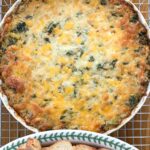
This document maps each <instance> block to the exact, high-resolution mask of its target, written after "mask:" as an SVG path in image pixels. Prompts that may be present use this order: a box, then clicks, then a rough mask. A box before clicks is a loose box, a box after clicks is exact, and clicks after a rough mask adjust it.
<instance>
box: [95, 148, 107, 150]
mask: <svg viewBox="0 0 150 150" xmlns="http://www.w3.org/2000/svg"><path fill="white" fill-rule="evenodd" d="M98 150H109V149H107V148H99V149H98Z"/></svg>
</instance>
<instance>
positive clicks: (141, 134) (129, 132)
mask: <svg viewBox="0 0 150 150" xmlns="http://www.w3.org/2000/svg"><path fill="white" fill-rule="evenodd" d="M15 1H16V0H0V19H2V17H3V16H4V15H5V13H6V12H7V10H8V9H9V8H10V7H11V6H12V4H13V3H14V2H15ZM132 1H133V2H134V3H135V5H136V6H137V7H138V8H139V9H140V11H141V12H142V14H143V15H144V17H145V19H146V21H147V22H148V24H149V26H150V0H132ZM30 133H31V132H30V131H28V130H27V129H25V128H24V127H23V126H22V125H21V124H20V123H18V122H17V121H16V120H15V119H14V118H13V117H12V116H11V115H10V114H9V113H8V112H7V110H6V109H5V107H4V106H3V105H2V103H1V101H0V146H2V145H4V144H6V143H8V142H10V141H12V140H14V139H17V138H19V137H22V136H25V135H28V134H30ZM111 136H114V137H117V138H119V139H121V140H123V141H126V142H128V143H130V144H132V145H134V146H136V147H137V148H139V149H140V150H150V96H149V97H148V99H147V101H146V103H145V104H144V106H143V107H142V109H141V110H140V111H139V112H138V114H137V115H136V116H135V117H134V119H132V120H131V121H130V122H129V123H127V124H126V125H125V126H124V127H122V128H121V129H120V130H119V131H116V132H115V133H113V134H111Z"/></svg>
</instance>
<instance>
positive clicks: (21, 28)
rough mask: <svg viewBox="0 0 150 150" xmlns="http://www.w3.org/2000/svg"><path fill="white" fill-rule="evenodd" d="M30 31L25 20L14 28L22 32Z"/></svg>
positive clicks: (15, 30) (16, 31) (14, 30)
mask: <svg viewBox="0 0 150 150" xmlns="http://www.w3.org/2000/svg"><path fill="white" fill-rule="evenodd" d="M26 31H28V27H27V25H26V23H25V22H23V21H22V22H19V23H18V24H17V25H16V27H15V28H14V29H13V32H15V33H22V32H26Z"/></svg>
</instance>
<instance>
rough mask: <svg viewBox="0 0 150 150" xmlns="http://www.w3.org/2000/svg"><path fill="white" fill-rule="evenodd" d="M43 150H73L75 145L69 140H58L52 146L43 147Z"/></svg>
mask: <svg viewBox="0 0 150 150" xmlns="http://www.w3.org/2000/svg"><path fill="white" fill-rule="evenodd" d="M42 150H73V146H72V144H71V143H70V142H68V141H58V142H56V143H55V144H53V145H52V146H50V147H46V148H43V149H42Z"/></svg>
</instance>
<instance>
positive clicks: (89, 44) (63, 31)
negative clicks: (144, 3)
mask: <svg viewBox="0 0 150 150" xmlns="http://www.w3.org/2000/svg"><path fill="white" fill-rule="evenodd" d="M5 28H6V29H7V30H8V31H7V33H5V34H4V37H3V40H2V41H1V45H0V47H1V51H2V55H1V59H0V60H1V78H2V79H3V84H2V85H3V87H2V88H3V90H4V92H5V94H6V95H7V96H8V98H9V104H10V105H11V106H12V107H13V108H14V109H15V110H16V111H17V113H18V114H19V115H20V116H21V117H22V118H23V119H24V120H25V121H26V122H27V124H28V125H31V126H34V127H36V128H38V129H40V130H48V129H64V128H67V129H83V130H90V131H96V132H104V131H107V130H109V129H112V128H114V127H116V126H117V125H119V124H120V123H121V121H122V120H123V119H124V118H126V117H127V116H128V115H130V113H131V111H132V109H133V108H134V107H135V106H136V105H137V103H138V102H139V100H140V98H141V96H142V95H143V94H144V93H145V90H146V88H147V83H148V69H149V68H148V67H149V64H148V63H149V62H148V61H149V60H150V59H149V58H148V56H149V52H150V50H149V40H148V38H147V33H146V29H145V28H144V27H143V25H142V24H141V23H140V21H139V17H138V15H137V13H136V12H135V11H134V10H133V8H132V7H131V6H130V5H129V4H127V3H126V2H125V1H124V0H55V1H54V0H43V1H42V0H30V1H29V2H28V3H25V4H22V5H21V6H20V7H19V9H18V10H17V12H16V13H14V14H13V15H12V16H11V17H9V18H8V19H7V23H6V24H5ZM1 35H2V34H1Z"/></svg>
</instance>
